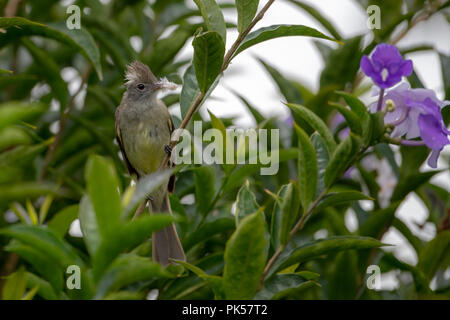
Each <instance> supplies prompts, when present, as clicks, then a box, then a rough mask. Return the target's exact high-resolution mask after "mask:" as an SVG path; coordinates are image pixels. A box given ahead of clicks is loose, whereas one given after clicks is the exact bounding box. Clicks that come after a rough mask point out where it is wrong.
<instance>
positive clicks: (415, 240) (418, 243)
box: [392, 217, 423, 254]
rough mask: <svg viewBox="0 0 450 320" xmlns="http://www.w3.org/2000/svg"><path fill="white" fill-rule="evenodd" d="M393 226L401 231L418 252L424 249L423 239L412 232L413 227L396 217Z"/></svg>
mask: <svg viewBox="0 0 450 320" xmlns="http://www.w3.org/2000/svg"><path fill="white" fill-rule="evenodd" d="M392 226H393V227H394V228H395V229H397V231H399V232H400V233H401V234H402V235H403V236H404V237H405V239H406V240H408V242H409V243H410V244H411V245H412V246H413V248H414V250H416V252H417V254H420V252H421V251H422V249H423V244H422V240H420V238H419V237H417V236H416V235H415V234H414V233H412V231H411V229H409V227H408V226H407V225H406V224H405V223H404V222H403V221H402V220H400V219H399V218H395V217H394V220H393V222H392Z"/></svg>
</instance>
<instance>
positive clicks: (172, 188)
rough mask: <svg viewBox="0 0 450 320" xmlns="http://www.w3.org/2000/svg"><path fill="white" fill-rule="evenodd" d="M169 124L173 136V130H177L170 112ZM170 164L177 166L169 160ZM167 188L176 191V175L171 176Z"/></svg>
mask: <svg viewBox="0 0 450 320" xmlns="http://www.w3.org/2000/svg"><path fill="white" fill-rule="evenodd" d="M167 124H168V126H169V132H170V136H172V132H173V131H174V130H175V126H174V124H173V120H172V117H171V116H170V114H169V119H168V120H167ZM169 166H172V167H175V163H172V162H171V161H170V160H169ZM167 189H168V191H169V192H170V193H173V192H174V191H175V175H172V176H170V179H169V185H168V186H167Z"/></svg>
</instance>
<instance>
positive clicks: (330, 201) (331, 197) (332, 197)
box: [315, 191, 373, 211]
mask: <svg viewBox="0 0 450 320" xmlns="http://www.w3.org/2000/svg"><path fill="white" fill-rule="evenodd" d="M357 200H373V199H372V198H370V197H368V196H366V195H365V194H363V193H361V192H359V191H342V192H331V193H328V194H327V195H326V196H325V197H323V198H322V200H321V201H320V202H319V203H318V204H317V206H316V209H315V210H317V211H318V210H321V209H324V208H326V207H331V206H337V205H341V204H344V203H347V202H351V201H357Z"/></svg>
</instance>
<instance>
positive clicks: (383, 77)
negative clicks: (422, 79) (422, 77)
mask: <svg viewBox="0 0 450 320" xmlns="http://www.w3.org/2000/svg"><path fill="white" fill-rule="evenodd" d="M361 69H362V71H363V72H364V73H365V74H366V75H367V76H369V77H371V78H372V80H373V82H375V84H376V85H377V86H379V87H380V88H381V89H387V88H390V87H392V86H394V85H396V84H397V83H399V82H400V81H401V80H402V77H403V76H409V75H410V74H411V73H412V71H413V64H412V61H411V60H404V59H403V57H402V55H401V54H400V52H399V51H398V49H397V48H396V47H395V46H393V45H389V44H385V43H382V44H379V45H377V46H376V47H375V51H374V52H373V53H372V56H371V57H370V58H369V57H368V56H366V55H365V56H363V57H362V59H361Z"/></svg>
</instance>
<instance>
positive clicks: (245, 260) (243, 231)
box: [223, 212, 267, 299]
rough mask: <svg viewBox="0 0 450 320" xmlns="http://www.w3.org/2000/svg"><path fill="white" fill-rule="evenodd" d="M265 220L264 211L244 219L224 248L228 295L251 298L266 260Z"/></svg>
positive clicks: (229, 296)
mask: <svg viewBox="0 0 450 320" xmlns="http://www.w3.org/2000/svg"><path fill="white" fill-rule="evenodd" d="M266 245H267V239H266V223H265V220H264V215H263V213H262V212H256V213H254V214H252V215H249V216H247V217H245V218H244V219H242V221H241V223H240V224H239V226H238V228H237V229H236V231H235V232H234V234H233V235H232V236H231V238H230V239H229V240H228V242H227V244H226V248H225V267H224V271H223V281H224V289H225V296H226V298H227V299H252V298H253V297H254V295H255V294H256V291H257V290H258V284H259V280H260V278H261V275H262V272H263V270H264V265H265V262H266V254H265V248H266Z"/></svg>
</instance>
